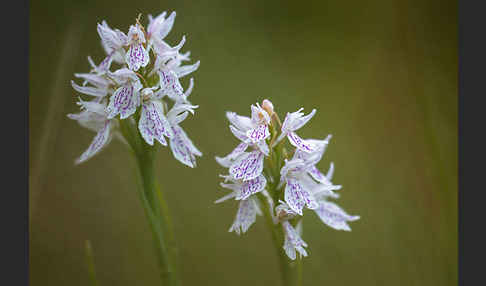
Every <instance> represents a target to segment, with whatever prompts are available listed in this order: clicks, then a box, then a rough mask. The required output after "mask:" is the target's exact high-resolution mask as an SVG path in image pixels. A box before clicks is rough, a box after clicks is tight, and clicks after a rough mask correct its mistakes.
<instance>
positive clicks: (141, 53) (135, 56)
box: [125, 44, 149, 71]
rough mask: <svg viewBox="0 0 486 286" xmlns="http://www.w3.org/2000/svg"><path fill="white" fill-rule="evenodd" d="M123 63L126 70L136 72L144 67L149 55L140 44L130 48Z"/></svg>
mask: <svg viewBox="0 0 486 286" xmlns="http://www.w3.org/2000/svg"><path fill="white" fill-rule="evenodd" d="M125 61H126V62H127V64H128V68H129V69H131V70H133V71H137V70H139V69H140V67H145V66H147V65H148V63H149V54H148V52H147V50H145V48H144V47H143V45H142V44H135V45H132V46H130V49H128V52H127V53H126V55H125Z"/></svg>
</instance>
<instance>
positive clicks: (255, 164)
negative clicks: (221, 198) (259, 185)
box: [229, 151, 263, 181]
mask: <svg viewBox="0 0 486 286" xmlns="http://www.w3.org/2000/svg"><path fill="white" fill-rule="evenodd" d="M262 171H263V153H261V152H260V151H253V152H250V153H245V154H244V155H242V156H240V157H238V159H237V160H236V161H235V162H234V163H233V164H231V166H230V169H229V173H230V174H231V175H233V178H234V179H237V180H238V179H242V180H243V181H248V180H251V179H254V178H256V177H258V176H259V175H260V174H261V173H262Z"/></svg>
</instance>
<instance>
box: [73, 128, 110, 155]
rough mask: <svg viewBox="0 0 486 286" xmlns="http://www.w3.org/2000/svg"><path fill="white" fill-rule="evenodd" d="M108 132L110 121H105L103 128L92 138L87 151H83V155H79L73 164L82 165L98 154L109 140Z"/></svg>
mask: <svg viewBox="0 0 486 286" xmlns="http://www.w3.org/2000/svg"><path fill="white" fill-rule="evenodd" d="M110 131H111V124H110V121H109V120H107V121H105V124H104V126H103V128H102V129H101V130H99V131H98V133H97V134H96V136H95V137H94V138H93V141H92V142H91V144H90V145H89V147H88V150H86V151H84V153H83V154H81V156H80V157H79V158H78V159H76V161H75V164H80V163H83V162H85V161H86V160H88V159H90V158H91V157H93V156H94V155H96V154H97V153H98V152H100V151H101V149H103V147H104V146H106V145H107V144H108V143H109V142H110V140H111V136H110V135H111V134H110Z"/></svg>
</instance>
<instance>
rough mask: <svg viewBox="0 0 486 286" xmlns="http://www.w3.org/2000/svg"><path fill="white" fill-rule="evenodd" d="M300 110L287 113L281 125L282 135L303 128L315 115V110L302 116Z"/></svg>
mask: <svg viewBox="0 0 486 286" xmlns="http://www.w3.org/2000/svg"><path fill="white" fill-rule="evenodd" d="M302 110H303V108H300V109H299V110H297V111H296V112H292V113H287V115H286V116H285V120H284V122H283V124H282V133H288V132H292V131H296V130H297V129H299V128H301V127H302V126H304V125H305V124H306V123H307V122H308V121H309V120H310V119H311V118H312V117H313V116H314V114H315V113H316V110H315V109H313V110H312V112H311V113H309V114H308V115H306V116H304V113H302V112H301V111H302Z"/></svg>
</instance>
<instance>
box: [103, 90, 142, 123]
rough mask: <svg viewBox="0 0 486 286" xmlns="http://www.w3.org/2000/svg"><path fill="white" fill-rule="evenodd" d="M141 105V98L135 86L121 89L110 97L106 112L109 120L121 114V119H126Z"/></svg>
mask: <svg viewBox="0 0 486 286" xmlns="http://www.w3.org/2000/svg"><path fill="white" fill-rule="evenodd" d="M139 105H140V96H139V93H138V91H136V90H135V88H134V87H133V85H124V86H121V87H119V88H118V89H117V90H116V91H115V92H114V93H113V95H112V96H111V97H110V103H109V104H108V106H107V108H106V111H107V113H108V118H110V119H111V118H113V117H115V116H116V115H118V114H120V119H125V118H127V117H128V116H130V115H132V114H133V113H135V111H136V110H137V107H138V106H139Z"/></svg>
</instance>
